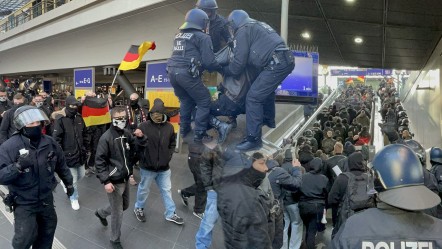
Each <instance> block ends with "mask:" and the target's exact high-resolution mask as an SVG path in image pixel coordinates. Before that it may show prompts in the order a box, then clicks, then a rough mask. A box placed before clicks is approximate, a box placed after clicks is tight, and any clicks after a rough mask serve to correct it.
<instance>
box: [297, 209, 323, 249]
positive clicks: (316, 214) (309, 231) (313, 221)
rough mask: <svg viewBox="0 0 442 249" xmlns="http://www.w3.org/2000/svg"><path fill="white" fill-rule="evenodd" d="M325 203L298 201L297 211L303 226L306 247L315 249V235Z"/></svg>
mask: <svg viewBox="0 0 442 249" xmlns="http://www.w3.org/2000/svg"><path fill="white" fill-rule="evenodd" d="M324 207H325V204H323V203H314V202H313V203H312V202H299V213H300V215H301V219H302V222H303V223H304V226H305V228H306V229H305V230H306V233H305V240H304V241H305V243H306V245H307V249H315V248H316V247H315V236H316V233H317V232H318V224H320V223H321V219H322V215H323V214H324Z"/></svg>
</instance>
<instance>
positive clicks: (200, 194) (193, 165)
mask: <svg viewBox="0 0 442 249" xmlns="http://www.w3.org/2000/svg"><path fill="white" fill-rule="evenodd" d="M187 163H188V164H189V168H190V171H191V172H192V175H193V179H194V180H195V183H194V184H193V185H192V186H190V187H187V188H185V189H182V190H181V193H182V194H183V195H184V196H186V197H191V196H195V205H194V206H193V211H194V212H195V213H204V210H205V209H206V201H207V192H206V190H205V188H204V184H203V181H202V179H201V170H200V159H199V157H193V156H191V155H189V159H188V160H187Z"/></svg>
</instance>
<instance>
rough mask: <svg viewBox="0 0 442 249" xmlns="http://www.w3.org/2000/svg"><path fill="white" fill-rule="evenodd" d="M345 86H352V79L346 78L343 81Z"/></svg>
mask: <svg viewBox="0 0 442 249" xmlns="http://www.w3.org/2000/svg"><path fill="white" fill-rule="evenodd" d="M345 84H347V85H350V84H353V78H348V79H347V80H346V81H345Z"/></svg>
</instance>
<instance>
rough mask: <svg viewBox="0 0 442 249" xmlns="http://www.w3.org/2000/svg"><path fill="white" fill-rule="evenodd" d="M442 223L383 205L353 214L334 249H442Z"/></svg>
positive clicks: (426, 216) (417, 213)
mask: <svg viewBox="0 0 442 249" xmlns="http://www.w3.org/2000/svg"><path fill="white" fill-rule="evenodd" d="M441 234H442V220H439V219H436V218H434V217H431V216H429V215H426V214H423V213H421V212H411V211H405V210H402V209H398V208H395V207H392V206H390V205H387V204H385V203H383V202H381V203H378V207H377V208H370V209H367V210H365V211H363V212H361V213H358V214H355V215H352V216H351V217H350V218H349V219H348V220H347V221H346V223H345V224H344V225H343V226H341V228H340V229H339V232H338V233H337V234H336V236H335V237H334V239H333V241H332V247H331V248H333V249H354V248H361V249H371V248H385V249H412V248H422V249H424V248H425V249H430V248H433V249H435V248H442V236H441Z"/></svg>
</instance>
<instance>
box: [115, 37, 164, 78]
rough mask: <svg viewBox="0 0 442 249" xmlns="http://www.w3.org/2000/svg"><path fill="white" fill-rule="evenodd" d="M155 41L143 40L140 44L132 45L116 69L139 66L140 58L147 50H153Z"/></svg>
mask: <svg viewBox="0 0 442 249" xmlns="http://www.w3.org/2000/svg"><path fill="white" fill-rule="evenodd" d="M155 48H156V45H155V42H147V41H146V42H143V43H141V45H140V46H136V45H132V46H130V48H129V51H127V53H126V56H124V59H123V60H122V61H121V63H120V67H118V70H122V71H125V70H132V69H135V68H137V67H138V66H140V62H141V59H143V56H144V54H145V53H146V52H147V50H149V49H151V50H155Z"/></svg>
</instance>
